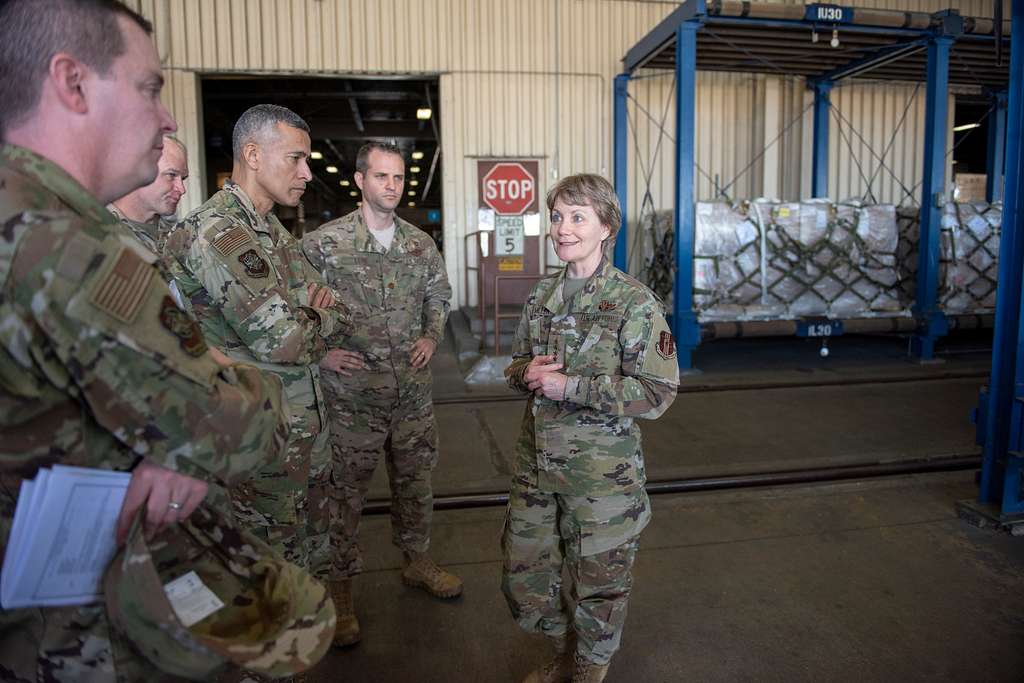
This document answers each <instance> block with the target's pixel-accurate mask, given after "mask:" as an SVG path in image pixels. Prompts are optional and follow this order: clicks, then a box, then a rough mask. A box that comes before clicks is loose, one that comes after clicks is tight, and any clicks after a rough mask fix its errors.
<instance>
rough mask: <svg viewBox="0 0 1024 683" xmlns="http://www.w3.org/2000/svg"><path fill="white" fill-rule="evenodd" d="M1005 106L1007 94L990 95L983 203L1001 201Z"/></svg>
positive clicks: (1004, 159) (1004, 164)
mask: <svg viewBox="0 0 1024 683" xmlns="http://www.w3.org/2000/svg"><path fill="white" fill-rule="evenodd" d="M1006 105H1007V93H1006V91H1005V90H999V91H997V92H995V93H993V95H992V106H993V108H992V113H991V114H989V117H988V169H987V174H988V177H987V178H986V180H985V201H987V202H988V203H989V204H991V203H993V202H1000V201H1002V200H1003V173H1005V166H1006Z"/></svg>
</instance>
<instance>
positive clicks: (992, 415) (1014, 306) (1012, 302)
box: [978, 0, 1024, 514]
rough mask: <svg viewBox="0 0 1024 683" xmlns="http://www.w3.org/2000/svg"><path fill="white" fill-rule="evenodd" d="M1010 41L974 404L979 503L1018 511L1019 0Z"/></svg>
mask: <svg viewBox="0 0 1024 683" xmlns="http://www.w3.org/2000/svg"><path fill="white" fill-rule="evenodd" d="M1011 36H1012V37H1011V46H1010V83H1009V88H1010V92H1009V111H1008V115H1007V129H1006V185H1005V191H1004V199H1003V225H1002V234H1001V236H1000V244H999V275H998V282H999V286H998V288H997V290H996V322H995V332H994V333H993V339H992V376H991V377H990V379H989V385H988V393H987V397H986V396H983V398H982V401H984V402H987V404H986V405H982V406H979V408H980V410H979V413H980V414H981V415H984V416H985V418H986V419H985V439H984V457H983V461H982V469H981V487H980V490H979V492H978V500H979V502H981V503H992V504H996V505H999V506H1000V508H1001V510H1002V512H1003V514H1013V513H1018V512H1024V505H1022V504H1021V500H1020V498H1021V495H1020V487H1021V479H1020V467H1021V462H1020V458H1019V457H1018V456H1015V455H1011V454H1010V451H1020V449H1021V446H1022V445H1024V444H1022V443H1021V434H1020V426H1021V407H1022V404H1021V402H1020V400H1016V399H1017V398H1018V397H1019V396H1020V392H1021V385H1020V382H1021V381H1022V378H1024V366H1022V365H1021V364H1019V363H1018V358H1020V357H1021V356H1020V355H1019V354H1020V353H1021V352H1022V351H1024V334H1022V330H1021V321H1022V316H1021V285H1022V275H1024V265H1022V264H1024V0H1013V26H1012V28H1011Z"/></svg>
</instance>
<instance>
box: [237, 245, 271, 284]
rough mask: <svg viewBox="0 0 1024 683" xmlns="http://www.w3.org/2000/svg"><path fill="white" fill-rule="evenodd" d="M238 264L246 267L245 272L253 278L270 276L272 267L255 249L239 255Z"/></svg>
mask: <svg viewBox="0 0 1024 683" xmlns="http://www.w3.org/2000/svg"><path fill="white" fill-rule="evenodd" d="M238 262H239V263H241V264H242V265H243V266H245V272H247V273H249V275H251V276H252V277H256V278H264V277H267V276H268V275H270V266H268V265H267V262H266V261H265V260H263V257H262V256H260V255H259V254H257V253H256V250H255V249H249V250H248V251H244V252H242V253H241V254H239V255H238Z"/></svg>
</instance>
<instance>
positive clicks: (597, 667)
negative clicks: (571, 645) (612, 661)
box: [572, 655, 608, 683]
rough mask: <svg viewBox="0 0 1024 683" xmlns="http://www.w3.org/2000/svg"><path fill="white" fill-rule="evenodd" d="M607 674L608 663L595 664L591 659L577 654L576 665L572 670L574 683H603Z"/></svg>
mask: <svg viewBox="0 0 1024 683" xmlns="http://www.w3.org/2000/svg"><path fill="white" fill-rule="evenodd" d="M607 674H608V665H607V664H603V665H602V664H594V662H592V661H590V660H589V659H584V658H583V657H580V656H579V655H576V667H575V669H573V672H572V683H601V681H603V680H604V677H605V676H606V675H607Z"/></svg>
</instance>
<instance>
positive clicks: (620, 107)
mask: <svg viewBox="0 0 1024 683" xmlns="http://www.w3.org/2000/svg"><path fill="white" fill-rule="evenodd" d="M628 94H629V74H619V75H618V76H616V77H615V93H614V100H615V102H614V107H613V109H614V112H615V115H614V119H615V120H614V125H615V133H614V136H615V137H614V143H615V159H614V163H615V172H614V176H613V179H614V182H615V194H617V195H618V196H619V206H620V207H621V208H622V223H621V224H620V225H619V234H618V235H616V236H615V260H614V263H615V267H616V268H618V269H619V270H622V271H625V270H627V268H628V266H629V262H628V253H627V251H626V249H627V245H628V243H629V221H627V220H626V199H627V187H628V175H627V173H628V157H627V156H626V154H627V145H626V143H627V141H628V138H627V136H626V133H627V132H628V131H627V128H628V120H627V118H626V117H627V112H626V102H627V99H626V97H627V95H628Z"/></svg>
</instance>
